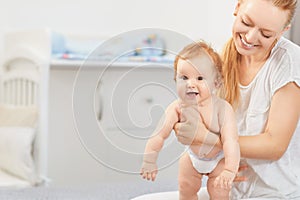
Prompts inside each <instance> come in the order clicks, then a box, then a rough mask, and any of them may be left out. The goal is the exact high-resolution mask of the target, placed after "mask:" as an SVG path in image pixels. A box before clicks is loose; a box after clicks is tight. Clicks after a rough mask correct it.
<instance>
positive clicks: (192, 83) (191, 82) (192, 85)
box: [187, 79, 195, 88]
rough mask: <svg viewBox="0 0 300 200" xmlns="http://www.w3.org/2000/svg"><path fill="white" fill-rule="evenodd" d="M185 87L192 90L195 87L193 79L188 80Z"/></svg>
mask: <svg viewBox="0 0 300 200" xmlns="http://www.w3.org/2000/svg"><path fill="white" fill-rule="evenodd" d="M187 86H188V87H189V88H194V87H195V81H194V80H193V79H190V80H188V82H187Z"/></svg>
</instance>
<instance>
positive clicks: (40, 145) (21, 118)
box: [0, 35, 47, 188]
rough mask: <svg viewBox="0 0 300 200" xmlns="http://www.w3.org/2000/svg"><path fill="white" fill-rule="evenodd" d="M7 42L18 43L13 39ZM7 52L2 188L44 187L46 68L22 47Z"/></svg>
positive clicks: (0, 134) (0, 140) (0, 77)
mask: <svg viewBox="0 0 300 200" xmlns="http://www.w3.org/2000/svg"><path fill="white" fill-rule="evenodd" d="M5 41H6V42H7V43H10V42H11V41H14V42H17V41H18V39H16V38H15V37H14V35H10V36H9V37H8V38H6V40H5ZM15 44H18V42H17V43H15ZM5 50H6V51H5V60H4V62H3V64H2V66H1V68H0V187H10V188H25V187H32V186H37V185H43V184H45V183H46V181H45V180H46V170H47V167H46V166H47V142H46V141H47V72H46V71H47V64H46V61H45V60H44V59H43V57H42V56H40V54H39V53H38V52H34V51H32V49H30V48H26V47H24V46H22V45H19V46H16V45H10V48H5Z"/></svg>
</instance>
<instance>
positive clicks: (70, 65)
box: [50, 59, 173, 70]
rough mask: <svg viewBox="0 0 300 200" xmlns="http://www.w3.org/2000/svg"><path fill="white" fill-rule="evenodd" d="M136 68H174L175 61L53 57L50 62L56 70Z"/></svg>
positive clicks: (51, 66)
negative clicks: (120, 60)
mask: <svg viewBox="0 0 300 200" xmlns="http://www.w3.org/2000/svg"><path fill="white" fill-rule="evenodd" d="M107 67H113V68H135V67H146V68H148V67H149V68H168V69H170V68H173V63H168V62H125V61H124V62H119V61H118V62H111V61H95V60H94V61H85V60H63V59H52V60H51V62H50V68H51V69H55V70H59V69H62V70H66V69H70V70H74V69H79V68H85V69H99V68H103V69H105V68H107Z"/></svg>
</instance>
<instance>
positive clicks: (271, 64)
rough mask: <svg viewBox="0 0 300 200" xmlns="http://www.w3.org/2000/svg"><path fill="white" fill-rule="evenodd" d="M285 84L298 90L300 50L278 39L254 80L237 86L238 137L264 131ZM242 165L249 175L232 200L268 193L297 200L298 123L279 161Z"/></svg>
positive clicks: (299, 191) (299, 194) (299, 167)
mask: <svg viewBox="0 0 300 200" xmlns="http://www.w3.org/2000/svg"><path fill="white" fill-rule="evenodd" d="M289 82H295V83H296V84H297V85H298V86H299V87H300V47H299V46H297V45H295V44H293V43H292V42H291V41H289V40H287V39H285V38H281V39H280V40H279V41H278V43H277V44H276V46H275V47H274V48H273V50H272V52H271V55H270V57H269V59H268V60H267V62H266V63H265V64H264V66H263V67H262V68H261V69H260V71H259V72H258V73H257V75H256V77H255V78H254V80H253V81H252V82H251V83H250V84H249V85H247V86H241V85H240V92H241V104H240V106H239V108H238V109H237V112H236V115H237V116H236V117H237V123H238V131H239V135H256V134H259V133H261V132H262V131H263V130H264V127H265V125H266V122H267V119H268V114H269V110H270V105H271V100H272V97H273V95H274V93H275V92H276V91H277V90H278V89H280V88H281V87H283V86H284V85H286V84H287V83H289ZM246 162H247V163H248V165H249V166H251V168H252V169H251V170H252V172H250V173H249V172H248V173H249V174H247V176H250V177H249V180H248V181H247V182H242V183H238V184H235V186H236V187H235V190H234V192H233V194H234V195H236V199H237V196H239V197H238V198H242V197H243V198H245V197H248V198H249V197H256V195H257V196H260V195H261V196H264V195H265V194H267V193H268V191H269V193H272V194H271V195H272V196H270V197H278V198H283V199H292V198H295V197H298V199H300V123H298V125H297V128H296V131H295V133H294V135H293V138H292V140H291V142H290V145H289V147H288V149H287V151H286V152H285V154H284V155H283V156H282V158H281V159H279V160H278V161H269V160H255V159H246ZM251 170H250V171H251ZM251 173H252V176H251ZM253 173H255V174H253ZM262 191H265V192H262ZM234 199H235V198H234Z"/></svg>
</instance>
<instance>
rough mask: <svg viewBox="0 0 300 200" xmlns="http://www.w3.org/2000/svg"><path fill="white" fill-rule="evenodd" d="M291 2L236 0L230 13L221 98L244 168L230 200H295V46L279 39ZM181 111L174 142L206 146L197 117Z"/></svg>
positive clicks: (298, 160) (298, 177)
mask: <svg viewBox="0 0 300 200" xmlns="http://www.w3.org/2000/svg"><path fill="white" fill-rule="evenodd" d="M296 3H297V1H296V0H285V1H283V0H239V1H238V3H237V5H236V8H235V11H234V15H235V16H236V19H235V22H234V25H233V28H232V38H231V39H230V41H229V42H228V44H227V45H226V47H225V49H224V53H223V61H224V69H223V71H224V91H225V92H223V94H224V97H225V99H226V100H227V101H228V102H229V103H231V104H232V105H233V106H234V107H235V111H236V118H237V125H238V131H239V135H240V136H239V143H240V150H241V157H242V158H244V162H243V163H245V165H246V166H247V169H246V170H242V171H241V174H240V175H239V177H237V178H236V180H238V179H240V182H238V181H237V182H235V184H234V185H233V188H232V199H242V198H270V199H300V156H299V153H300V123H298V121H299V116H300V48H299V46H297V45H295V44H293V43H292V42H291V41H289V40H287V39H285V38H283V37H282V35H283V34H284V33H285V32H286V31H287V30H288V29H289V28H290V23H291V20H292V17H293V15H294V12H295V8H296ZM182 112H186V113H183V114H184V115H185V116H187V115H188V116H190V117H189V119H188V120H187V121H186V122H184V123H177V124H176V125H175V127H174V129H175V132H176V135H177V138H178V140H179V141H180V142H181V143H183V144H189V143H192V144H197V143H198V144H199V143H206V141H205V139H203V138H208V137H209V136H210V135H212V133H209V131H208V130H207V129H206V128H205V127H204V126H203V125H201V124H199V123H198V124H197V123H195V121H198V122H199V121H200V119H197V116H199V115H197V114H195V113H191V112H192V109H189V110H187V111H182ZM196 127H197V132H196V133H195V135H193V134H191V132H190V130H196ZM192 133H194V132H192ZM216 145H217V146H219V148H221V146H222V145H221V142H220V141H218V142H217V144H216ZM243 177H246V179H247V180H244V181H241V180H243ZM208 184H212V183H210V182H208Z"/></svg>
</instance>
